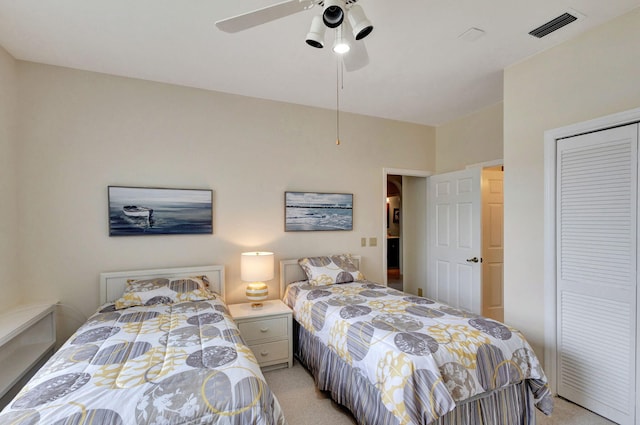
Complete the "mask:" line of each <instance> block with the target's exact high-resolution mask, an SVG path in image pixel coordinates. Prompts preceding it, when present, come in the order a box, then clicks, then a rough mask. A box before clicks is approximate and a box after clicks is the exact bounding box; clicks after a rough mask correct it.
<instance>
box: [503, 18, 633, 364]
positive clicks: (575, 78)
mask: <svg viewBox="0 0 640 425" xmlns="http://www.w3.org/2000/svg"><path fill="white" fill-rule="evenodd" d="M639 40H640V9H636V10H634V11H632V12H630V13H628V14H626V15H624V16H622V17H620V18H618V19H616V20H614V21H612V22H610V23H608V24H606V25H604V26H601V27H599V28H597V29H595V30H592V31H590V32H588V33H587V34H584V35H582V36H580V37H578V38H576V39H574V40H573V41H570V42H567V43H564V44H562V45H560V46H558V47H556V48H554V49H551V50H549V51H547V52H545V53H543V54H540V55H537V56H535V57H532V58H530V59H528V60H526V61H524V62H522V63H519V64H517V65H514V66H511V67H510V68H507V69H506V70H505V84H504V87H505V90H504V111H505V114H504V115H505V116H504V128H505V130H504V137H505V141H504V161H505V178H504V181H505V197H504V199H505V231H504V235H505V252H504V260H505V321H506V322H508V323H509V324H511V325H513V326H516V327H518V328H520V329H521V330H522V331H523V332H524V333H525V335H526V336H527V338H529V340H530V341H531V342H532V343H533V346H534V348H535V349H536V353H537V354H538V355H540V356H542V354H543V350H542V348H543V338H544V332H543V326H544V318H543V313H544V305H543V296H544V290H543V286H544V280H543V278H544V276H543V268H544V259H543V256H544V250H543V242H544V233H543V224H544V223H543V221H544V215H543V208H544V199H543V193H544V187H543V183H544V176H543V172H544V159H543V152H544V142H543V137H544V131H545V130H549V129H553V128H558V127H562V126H567V125H570V124H574V123H577V122H582V121H586V120H590V119H593V118H597V117H601V116H605V115H609V114H613V113H616V112H621V111H625V110H629V109H633V108H637V107H638V106H640V84H638V78H639V77H640V55H639V54H638V41H639Z"/></svg>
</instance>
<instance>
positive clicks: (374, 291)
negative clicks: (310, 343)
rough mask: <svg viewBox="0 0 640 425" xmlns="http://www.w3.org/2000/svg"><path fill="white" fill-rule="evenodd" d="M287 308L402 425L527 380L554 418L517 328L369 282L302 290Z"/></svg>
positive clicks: (292, 294)
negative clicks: (363, 378)
mask: <svg viewBox="0 0 640 425" xmlns="http://www.w3.org/2000/svg"><path fill="white" fill-rule="evenodd" d="M284 300H285V303H287V304H288V305H289V306H290V307H291V308H293V311H294V317H295V319H296V320H297V322H298V323H300V325H301V326H303V327H304V328H305V329H306V330H307V331H308V332H310V333H311V334H313V335H314V336H316V337H317V338H319V339H320V340H321V341H322V343H323V344H325V345H326V346H327V347H329V349H331V350H332V351H333V352H335V353H336V354H338V355H339V356H340V357H341V358H342V359H343V360H344V361H345V362H346V363H347V364H349V365H350V366H352V367H354V368H357V369H359V370H360V372H361V373H362V374H363V375H364V376H366V377H367V379H368V380H369V381H370V382H371V383H372V384H373V385H374V386H375V387H376V388H377V389H378V390H379V392H380V395H381V397H382V402H383V404H384V405H385V407H386V408H387V409H388V410H389V411H390V412H392V413H393V415H394V416H395V417H397V418H398V419H399V423H402V424H422V423H430V422H431V421H433V420H435V419H437V418H439V417H441V416H443V415H444V414H446V413H447V412H449V411H451V410H453V409H454V408H455V407H456V405H457V404H459V403H461V402H464V401H466V400H469V399H470V398H473V397H476V396H481V395H482V394H484V393H486V392H491V391H493V390H495V389H498V388H501V387H506V386H509V385H511V384H513V383H518V382H521V381H524V380H526V381H527V382H528V383H529V384H530V385H529V389H530V391H531V393H532V395H533V397H534V399H535V402H536V407H538V409H540V410H542V411H543V412H544V413H547V414H549V413H550V412H551V410H552V399H551V395H550V391H549V389H548V387H547V385H546V377H545V375H544V373H543V371H542V369H541V366H540V363H539V361H538V359H537V357H536V355H535V354H534V352H533V350H532V349H531V347H530V346H529V344H528V343H527V341H526V340H525V338H524V336H523V335H522V334H521V333H520V332H519V331H518V330H516V329H514V328H512V327H509V326H507V325H504V324H502V323H499V322H496V321H493V320H490V319H486V318H483V317H481V316H477V315H475V314H471V313H468V312H465V311H461V310H457V309H455V308H452V307H450V306H448V305H445V304H440V303H437V302H435V301H432V300H430V299H427V298H421V297H415V296H410V295H408V294H405V293H403V292H400V291H397V290H394V289H390V288H387V287H385V286H381V285H377V284H374V283H371V282H366V281H363V282H353V283H347V284H336V285H328V286H313V285H310V284H309V283H308V282H307V281H304V282H297V283H293V284H291V285H289V286H288V288H287V292H286V294H285V296H284ZM425 418H426V419H425Z"/></svg>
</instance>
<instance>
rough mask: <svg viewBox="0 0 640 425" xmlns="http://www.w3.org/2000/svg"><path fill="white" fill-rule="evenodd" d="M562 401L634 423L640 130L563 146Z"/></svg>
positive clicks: (560, 182)
mask: <svg viewBox="0 0 640 425" xmlns="http://www.w3.org/2000/svg"><path fill="white" fill-rule="evenodd" d="M557 154H558V161H557V164H558V169H557V180H556V181H557V185H558V186H557V191H556V193H557V196H558V199H557V208H558V210H557V216H556V219H557V231H558V233H557V249H558V250H557V252H558V264H557V282H558V286H557V288H558V294H557V295H558V297H557V300H558V366H559V369H558V371H559V373H558V394H559V395H560V396H562V397H565V398H567V399H569V400H571V401H574V402H576V403H577V404H580V405H582V406H584V407H586V408H588V409H590V410H593V411H594V412H596V413H599V414H601V415H602V416H605V417H607V418H609V419H611V420H613V421H615V422H618V423H620V424H630V425H631V424H634V422H635V397H636V395H635V376H636V358H635V356H636V311H637V305H636V304H637V295H636V291H637V277H636V262H637V261H636V259H637V248H636V245H637V239H638V234H637V222H638V208H637V204H638V199H637V190H638V171H637V170H638V125H636V124H633V125H628V126H624V127H619V128H614V129H609V130H603V131H599V132H596V133H590V134H586V135H582V136H575V137H572V138H568V139H563V140H561V141H559V142H558V152H557Z"/></svg>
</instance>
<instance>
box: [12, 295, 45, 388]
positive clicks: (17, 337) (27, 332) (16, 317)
mask: <svg viewBox="0 0 640 425" xmlns="http://www.w3.org/2000/svg"><path fill="white" fill-rule="evenodd" d="M55 343H56V320H55V303H42V304H28V305H21V306H18V307H15V308H13V309H11V310H9V311H6V312H4V313H2V314H0V364H1V365H2V368H0V397H2V396H4V395H5V394H6V393H7V392H8V391H9V390H10V389H11V388H12V387H13V386H14V385H15V384H16V383H17V382H18V381H20V379H21V378H22V377H23V376H25V375H26V374H27V373H28V372H29V371H30V370H31V368H33V366H35V365H36V364H37V363H38V362H39V361H40V360H42V359H43V358H44V357H45V356H47V355H49V354H51V353H52V352H53V349H54V346H55Z"/></svg>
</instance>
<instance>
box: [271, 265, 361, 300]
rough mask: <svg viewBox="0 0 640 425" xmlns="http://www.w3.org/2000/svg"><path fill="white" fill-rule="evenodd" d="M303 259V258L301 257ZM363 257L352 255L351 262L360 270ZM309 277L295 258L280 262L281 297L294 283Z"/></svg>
mask: <svg viewBox="0 0 640 425" xmlns="http://www.w3.org/2000/svg"><path fill="white" fill-rule="evenodd" d="M300 258H302V257H300ZM361 259H362V257H361V256H360V255H352V256H351V260H352V261H353V264H355V265H356V267H358V268H360V260H361ZM306 279H307V275H306V274H305V272H304V270H302V267H300V265H299V264H298V259H297V258H295V259H293V260H281V261H280V296H281V297H283V296H284V291H285V290H286V289H287V285H289V284H290V283H293V282H297V281H299V280H306Z"/></svg>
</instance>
